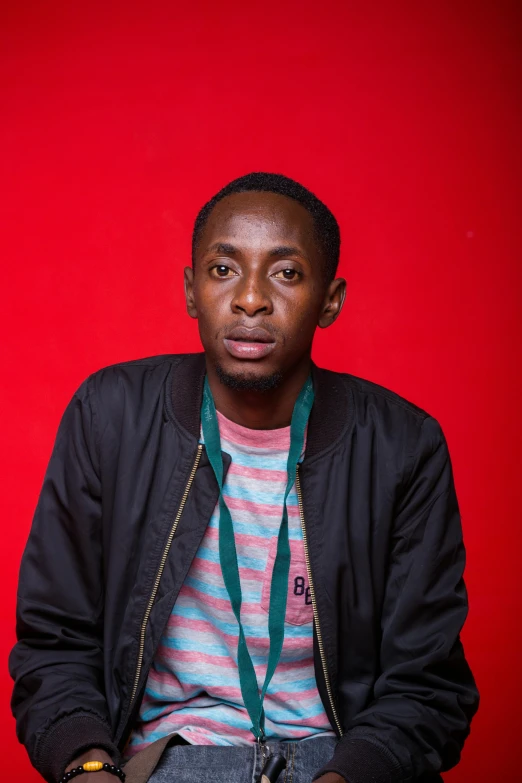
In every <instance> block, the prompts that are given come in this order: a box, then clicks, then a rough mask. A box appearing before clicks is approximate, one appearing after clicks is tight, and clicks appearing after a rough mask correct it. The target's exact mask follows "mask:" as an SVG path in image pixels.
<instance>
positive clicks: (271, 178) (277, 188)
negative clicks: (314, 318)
mask: <svg viewBox="0 0 522 783" xmlns="http://www.w3.org/2000/svg"><path fill="white" fill-rule="evenodd" d="M248 191H257V192H260V191H261V192H263V191H264V192H268V193H278V194H279V195H281V196H287V197H288V198H292V199H294V201H298V202H299V204H302V205H303V207H304V208H305V209H307V210H308V212H309V213H310V214H311V216H312V218H313V221H314V227H315V233H316V237H317V241H318V242H319V245H320V246H321V249H322V251H323V255H324V259H325V278H326V280H327V282H328V283H329V282H330V281H331V280H333V279H334V277H335V273H336V271H337V266H338V264H339V251H340V247H341V234H340V231H339V224H338V223H337V220H336V219H335V217H334V215H333V214H332V212H331V211H330V210H329V209H328V207H327V206H326V205H325V204H323V202H322V201H320V200H319V199H318V198H317V196H316V195H314V194H313V193H312V192H311V191H310V190H308V189H307V188H305V187H304V185H301V184H300V183H299V182H296V181H295V180H293V179H290V177H285V176H284V174H269V173H266V172H264V171H255V172H252V173H251V174H245V175H244V176H243V177H238V178H237V179H234V180H232V182H229V183H228V185H225V187H224V188H222V189H221V190H220V191H219V192H218V193H216V195H215V196H212V198H211V199H210V201H207V203H206V204H205V205H204V206H203V207H202V208H201V209H200V211H199V213H198V215H197V217H196V220H195V222H194V230H193V232H192V264H193V265H194V262H195V256H196V249H197V245H198V241H199V237H200V235H201V232H202V231H203V228H204V227H205V224H206V222H207V220H208V218H209V215H210V213H211V212H212V210H213V209H214V207H215V206H216V204H217V203H218V201H221V199H223V198H225V196H230V195H231V194H232V193H246V192H248Z"/></svg>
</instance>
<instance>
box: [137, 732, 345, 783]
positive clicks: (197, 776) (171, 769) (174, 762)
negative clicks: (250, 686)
mask: <svg viewBox="0 0 522 783" xmlns="http://www.w3.org/2000/svg"><path fill="white" fill-rule="evenodd" d="M269 744H270V749H271V751H272V752H274V753H282V754H283V755H284V756H285V758H286V769H285V770H283V772H281V774H280V775H279V777H278V779H277V783H311V781H312V780H313V778H314V776H315V775H316V773H317V772H318V771H319V770H320V769H321V767H323V766H324V765H325V764H326V763H327V762H328V761H329V760H330V759H331V758H332V756H333V752H334V748H335V746H336V744H337V739H336V737H313V738H312V739H306V740H300V741H293V742H288V741H287V742H272V743H269ZM263 765H264V763H263V759H262V757H261V753H260V750H259V748H258V746H257V745H255V744H254V745H252V746H250V747H243V746H233V747H231V746H216V745H168V746H167V747H166V748H165V750H164V752H163V754H162V756H161V758H160V760H159V762H158V765H157V766H156V769H155V770H154V772H153V773H152V775H151V776H150V778H149V783H206V782H207V781H208V783H257V781H258V780H259V779H260V775H261V770H262V769H263Z"/></svg>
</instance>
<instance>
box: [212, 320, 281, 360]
mask: <svg viewBox="0 0 522 783" xmlns="http://www.w3.org/2000/svg"><path fill="white" fill-rule="evenodd" d="M223 343H224V345H225V348H226V350H227V351H228V353H229V354H230V355H231V356H233V357H234V358H235V359H263V358H264V357H265V356H268V354H269V353H272V351H273V350H274V348H275V347H276V342H275V340H274V338H273V337H272V335H271V334H270V332H268V331H267V330H266V329H262V328H261V327H254V328H251V329H248V328H247V327H246V326H237V327H235V328H234V329H232V330H231V331H230V332H229V333H228V334H227V336H226V337H225V338H224V340H223Z"/></svg>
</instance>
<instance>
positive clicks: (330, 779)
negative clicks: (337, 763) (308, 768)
mask: <svg viewBox="0 0 522 783" xmlns="http://www.w3.org/2000/svg"><path fill="white" fill-rule="evenodd" d="M315 783H346V780H345V779H344V778H342V777H341V776H340V775H338V774H337V772H327V773H326V774H325V775H321V777H320V778H317V780H316V781H315Z"/></svg>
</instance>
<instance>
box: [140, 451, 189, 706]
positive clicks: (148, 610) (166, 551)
mask: <svg viewBox="0 0 522 783" xmlns="http://www.w3.org/2000/svg"><path fill="white" fill-rule="evenodd" d="M202 451H203V446H202V445H201V444H198V450H197V453H196V459H195V460H194V464H193V466H192V470H191V471H190V475H189V477H188V481H187V486H186V487H185V491H184V493H183V496H182V498H181V503H180V504H179V508H178V513H177V514H176V517H175V519H174V522H173V523H172V527H171V529H170V533H169V537H168V539H167V543H166V544H165V549H164V550H163V555H162V556H161V560H160V564H159V568H158V572H157V574H156V579H155V580H154V587H153V588H152V593H151V594H150V598H149V602H148V604H147V608H146V610H145V614H144V616H143V622H142V624H141V630H140V647H139V651H138V662H137V664H136V674H135V676H134V685H133V688H132V695H131V699H130V703H129V708H128V711H127V715H128V714H130V711H131V709H132V705H133V703H134V699H135V698H136V693H137V690H138V683H139V681H140V675H141V667H142V665H143V651H144V649H145V633H146V630H147V623H148V621H149V617H150V613H151V611H152V607H153V606H154V601H155V600H156V595H157V592H158V587H159V583H160V581H161V577H162V574H163V570H164V568H165V563H166V562H167V557H168V554H169V550H170V545H171V544H172V539H173V538H174V535H175V533H176V528H177V527H178V523H179V520H180V519H181V515H182V514H183V509H184V508H185V503H186V502H187V497H188V494H189V492H190V488H191V486H192V482H193V481H194V476H195V475H196V470H197V469H198V465H199V461H200V459H201V452H202Z"/></svg>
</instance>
